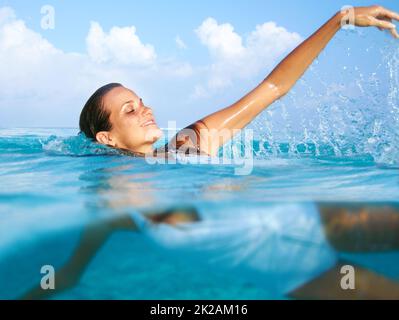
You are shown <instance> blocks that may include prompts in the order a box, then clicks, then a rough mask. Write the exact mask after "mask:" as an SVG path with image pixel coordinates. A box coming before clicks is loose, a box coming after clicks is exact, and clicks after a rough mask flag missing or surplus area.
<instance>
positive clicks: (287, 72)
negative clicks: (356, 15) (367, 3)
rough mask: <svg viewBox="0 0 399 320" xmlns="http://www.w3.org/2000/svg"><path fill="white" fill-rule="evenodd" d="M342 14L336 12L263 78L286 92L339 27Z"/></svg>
mask: <svg viewBox="0 0 399 320" xmlns="http://www.w3.org/2000/svg"><path fill="white" fill-rule="evenodd" d="M342 17H343V14H342V13H337V14H336V15H334V16H333V17H332V18H331V19H330V20H328V21H327V22H326V23H325V24H324V25H323V26H322V27H321V28H320V29H319V30H317V31H316V32H315V33H314V34H313V35H312V36H310V37H309V38H308V39H306V40H305V41H304V42H303V43H302V44H301V45H299V46H298V47H297V48H296V49H295V50H293V51H292V52H291V53H290V54H289V55H288V56H287V57H286V58H285V59H284V60H283V61H282V62H281V63H280V64H279V65H278V66H277V67H276V68H275V69H274V70H273V71H272V72H271V73H270V75H269V76H268V77H267V78H266V79H265V80H264V81H265V82H268V83H270V84H272V85H274V86H275V87H276V88H277V89H278V90H279V93H280V95H284V94H286V93H287V92H288V91H289V90H290V89H291V88H292V87H293V86H294V85H295V83H296V82H297V81H298V80H299V79H300V77H301V76H302V75H303V74H304V72H305V71H306V70H307V69H308V68H309V66H310V65H311V64H312V62H313V61H314V60H315V59H316V58H317V56H318V55H319V54H320V52H321V51H322V50H323V49H324V48H325V47H326V45H327V44H328V43H329V42H330V40H331V39H332V38H333V37H334V35H335V34H336V33H337V31H338V30H339V29H340V28H341V21H342Z"/></svg>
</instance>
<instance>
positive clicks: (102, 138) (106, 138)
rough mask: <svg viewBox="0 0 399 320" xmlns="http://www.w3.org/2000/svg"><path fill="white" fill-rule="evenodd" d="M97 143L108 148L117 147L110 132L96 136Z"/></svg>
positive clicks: (102, 132)
mask: <svg viewBox="0 0 399 320" xmlns="http://www.w3.org/2000/svg"><path fill="white" fill-rule="evenodd" d="M96 140H97V142H99V143H101V144H104V145H106V146H112V147H115V141H114V140H113V139H112V137H111V134H110V133H109V131H100V132H97V134H96Z"/></svg>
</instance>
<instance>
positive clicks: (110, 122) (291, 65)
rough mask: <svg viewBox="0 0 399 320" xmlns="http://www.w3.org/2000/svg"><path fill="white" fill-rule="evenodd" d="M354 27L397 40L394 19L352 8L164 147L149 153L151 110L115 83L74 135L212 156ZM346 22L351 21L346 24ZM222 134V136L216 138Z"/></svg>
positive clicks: (99, 95)
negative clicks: (236, 97) (345, 26)
mask: <svg viewBox="0 0 399 320" xmlns="http://www.w3.org/2000/svg"><path fill="white" fill-rule="evenodd" d="M348 17H349V18H353V19H352V20H353V21H351V23H352V24H354V25H355V26H358V27H378V28H379V29H380V30H389V31H390V33H391V34H392V36H394V37H395V38H399V34H398V32H397V31H396V26H395V24H393V23H392V20H398V21H399V14H398V13H395V12H393V11H390V10H387V9H385V8H383V7H381V6H370V7H356V8H352V9H347V10H346V11H342V12H338V13H337V14H335V15H334V16H333V17H332V18H331V19H330V20H329V21H327V23H325V24H324V25H323V26H322V27H321V28H320V29H319V30H317V31H316V32H315V33H314V34H313V35H312V36H310V37H309V38H308V39H307V40H305V41H304V42H303V43H302V44H300V45H299V46H298V47H297V48H296V49H295V50H293V51H292V52H291V53H290V54H289V55H288V56H287V57H286V58H285V59H284V60H283V61H282V62H281V63H280V64H279V65H278V66H277V67H276V68H275V69H274V70H273V71H272V72H271V73H270V74H269V75H268V76H267V77H266V78H265V79H264V80H263V81H262V82H261V83H260V84H259V85H258V86H257V87H256V88H255V89H253V90H252V91H251V92H249V93H248V94H247V95H245V96H244V97H243V98H241V99H240V100H238V101H237V102H235V103H233V104H232V105H230V106H228V107H226V108H224V109H222V110H219V111H216V112H215V113H213V114H210V115H208V116H206V117H204V118H203V119H201V120H198V121H196V122H194V123H193V124H191V125H190V126H188V127H186V128H185V129H183V130H182V131H179V132H178V133H177V135H176V136H175V137H174V138H173V139H172V140H171V141H169V143H167V144H166V145H165V147H164V148H161V149H158V150H154V148H153V144H154V143H155V142H156V141H157V140H158V139H159V138H160V137H161V135H162V131H161V130H160V129H159V127H158V126H157V124H156V122H155V119H154V116H153V113H152V109H151V108H150V107H148V106H146V105H145V104H144V103H143V100H142V99H141V98H140V97H139V96H138V95H137V94H136V93H135V92H133V91H132V90H130V89H128V88H125V87H123V86H122V85H121V84H118V83H111V84H107V85H105V86H103V87H101V88H99V89H98V90H97V91H96V92H95V93H94V94H93V95H92V96H91V97H90V98H89V100H88V101H87V103H86V105H85V106H84V108H83V110H82V112H81V115H80V123H79V125H80V130H81V132H83V133H84V134H85V135H86V136H87V137H88V138H91V139H93V140H95V141H97V142H98V143H101V144H104V145H107V146H110V147H113V148H117V149H121V150H126V151H128V152H129V153H133V154H138V155H154V154H159V153H163V152H167V151H171V150H173V151H184V152H185V153H187V152H188V153H192V152H200V153H204V154H207V155H210V156H215V155H217V153H218V150H219V148H220V147H221V146H223V145H224V144H225V143H226V142H228V140H229V139H231V138H232V137H233V135H234V134H235V133H236V130H240V129H242V128H244V127H245V126H247V125H248V124H249V123H250V122H251V121H252V120H253V119H254V118H255V117H256V116H257V115H258V114H259V113H261V112H262V111H263V110H265V109H266V108H267V107H268V106H270V105H271V104H272V103H273V102H275V101H276V100H278V99H280V98H281V97H283V96H284V95H286V94H287V93H288V92H289V91H290V89H291V88H292V87H293V86H294V84H295V83H296V82H297V81H298V80H299V79H300V77H301V76H302V75H303V73H304V72H305V71H306V70H307V69H308V67H309V66H310V65H311V64H312V62H313V61H314V60H315V59H316V58H317V56H318V55H319V54H320V52H321V51H322V50H323V49H324V47H325V46H326V45H327V44H328V42H329V41H330V40H331V39H332V38H333V36H334V35H335V34H336V33H337V32H338V30H340V28H341V26H342V25H343V24H344V23H346V22H347V19H348ZM349 20H351V19H349ZM221 132H222V133H221Z"/></svg>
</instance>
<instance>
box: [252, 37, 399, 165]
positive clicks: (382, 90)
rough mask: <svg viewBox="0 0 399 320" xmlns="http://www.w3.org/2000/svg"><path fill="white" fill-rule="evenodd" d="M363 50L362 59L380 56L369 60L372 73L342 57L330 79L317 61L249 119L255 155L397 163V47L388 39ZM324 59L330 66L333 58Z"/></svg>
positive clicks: (398, 65)
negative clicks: (255, 142) (289, 88)
mask: <svg viewBox="0 0 399 320" xmlns="http://www.w3.org/2000/svg"><path fill="white" fill-rule="evenodd" d="M367 52H368V54H369V56H366V58H365V59H367V57H370V56H372V54H371V53H373V54H374V56H377V57H378V59H379V61H373V63H372V64H371V63H370V65H371V67H370V69H371V71H370V70H369V71H368V70H364V68H362V67H359V66H358V65H356V64H355V65H353V64H352V65H351V63H349V61H345V59H344V65H343V66H339V65H336V69H337V70H338V71H339V70H340V72H338V73H337V75H336V76H335V75H334V76H333V77H332V78H330V79H329V77H330V75H329V74H326V73H323V71H321V68H320V65H321V64H323V63H320V61H316V62H315V64H314V65H313V66H312V67H311V68H310V70H309V71H308V73H307V74H306V75H305V77H304V78H303V79H302V80H300V81H299V83H298V84H297V86H296V87H295V88H294V90H293V91H292V92H291V93H290V94H289V95H288V96H286V97H285V98H284V99H283V100H282V101H280V102H277V103H276V104H275V105H273V106H272V107H270V108H269V110H268V112H264V113H263V114H262V115H261V116H260V117H258V119H256V121H255V122H254V123H253V125H252V128H253V129H254V131H255V132H257V133H258V137H257V138H258V139H259V141H260V147H259V148H258V149H257V151H256V153H257V156H258V157H259V158H270V157H279V156H281V155H282V154H283V155H288V156H301V155H308V154H311V155H315V156H336V157H354V156H355V157H359V156H361V157H363V156H365V157H371V158H372V159H373V160H374V161H375V162H377V163H384V164H398V163H399V89H398V88H399V74H398V69H399V47H398V45H397V43H395V42H393V41H392V42H390V41H389V42H385V46H384V47H383V48H382V49H380V48H379V47H378V45H374V46H372V47H369V48H367ZM351 55H354V54H352V53H351V54H350V55H348V57H350V56H351ZM355 58H356V57H355ZM323 59H325V60H328V64H329V65H331V61H332V57H328V56H326V55H325V56H324V57H323ZM348 59H349V58H348ZM325 64H327V61H326V63H325Z"/></svg>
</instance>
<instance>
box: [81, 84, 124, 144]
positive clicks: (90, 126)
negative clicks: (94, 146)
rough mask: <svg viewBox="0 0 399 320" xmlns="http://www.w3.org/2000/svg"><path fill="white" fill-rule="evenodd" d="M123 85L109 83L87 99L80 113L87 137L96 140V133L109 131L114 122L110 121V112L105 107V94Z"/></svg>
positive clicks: (82, 128) (82, 127)
mask: <svg viewBox="0 0 399 320" xmlns="http://www.w3.org/2000/svg"><path fill="white" fill-rule="evenodd" d="M117 87H123V86H122V85H121V84H120V83H109V84H106V85H105V86H102V87H101V88H99V89H97V90H96V92H94V93H93V94H92V96H91V97H90V98H89V100H87V102H86V104H85V105H84V107H83V109H82V112H81V113H80V119H79V127H80V132H83V133H84V134H85V135H86V137H87V138H90V139H93V140H96V134H97V133H98V132H100V131H109V130H111V129H112V124H111V122H110V121H109V116H110V113H109V112H108V111H107V110H106V109H105V108H104V103H103V99H104V96H105V95H106V94H107V93H108V92H110V91H111V90H112V89H114V88H117Z"/></svg>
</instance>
